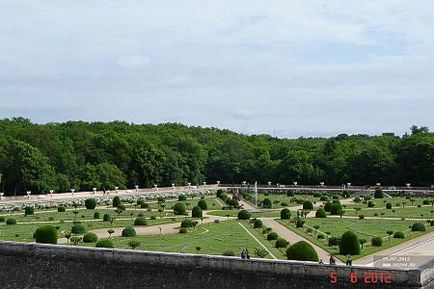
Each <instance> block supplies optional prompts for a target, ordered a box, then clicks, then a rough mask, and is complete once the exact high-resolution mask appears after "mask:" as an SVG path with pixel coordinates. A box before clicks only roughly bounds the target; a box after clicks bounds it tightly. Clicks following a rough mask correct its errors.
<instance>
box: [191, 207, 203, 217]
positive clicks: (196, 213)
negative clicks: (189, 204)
mask: <svg viewBox="0 0 434 289" xmlns="http://www.w3.org/2000/svg"><path fill="white" fill-rule="evenodd" d="M191 216H192V217H193V218H202V217H203V212H202V209H201V208H200V207H199V206H196V207H194V208H193V210H191Z"/></svg>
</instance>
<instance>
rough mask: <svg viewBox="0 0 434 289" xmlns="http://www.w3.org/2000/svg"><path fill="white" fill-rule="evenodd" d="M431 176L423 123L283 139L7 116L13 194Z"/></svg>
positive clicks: (1, 153)
mask: <svg viewBox="0 0 434 289" xmlns="http://www.w3.org/2000/svg"><path fill="white" fill-rule="evenodd" d="M433 176H434V134H433V133H430V132H429V130H428V128H426V127H420V128H419V127H415V126H413V127H412V128H411V133H410V134H409V135H404V136H403V137H397V136H394V135H390V134H385V135H382V136H367V135H352V136H348V135H345V134H342V135H339V136H336V137H332V138H298V139H278V138H275V137H271V136H269V135H253V136H247V135H243V134H238V133H235V132H231V131H229V130H220V129H216V128H201V127H187V126H184V125H181V124H160V125H150V124H145V125H136V124H128V123H126V122H110V123H101V122H94V123H87V122H80V121H74V122H66V123H50V124H44V125H40V124H34V123H32V122H31V121H30V120H28V119H23V118H13V119H4V120H0V182H1V185H2V187H3V191H4V192H5V194H6V195H14V194H24V193H25V191H27V190H31V191H32V192H33V193H46V192H48V191H49V190H51V189H53V190H55V191H56V192H59V191H67V190H69V189H71V188H75V189H76V190H91V189H92V188H93V187H97V188H98V189H113V188H114V187H115V186H119V187H120V188H126V187H130V188H131V187H134V185H136V184H137V185H139V186H140V187H152V186H153V185H154V184H158V185H160V186H167V185H170V184H171V183H176V184H180V185H181V184H186V183H187V182H191V183H193V184H197V183H201V182H203V181H207V182H208V183H214V182H216V181H217V180H220V181H221V182H222V183H240V182H241V181H243V180H246V181H248V182H253V181H258V182H260V183H266V182H267V181H271V182H273V183H276V182H280V183H286V184H288V183H292V182H293V181H298V182H299V184H318V183H319V182H320V181H324V182H326V184H343V183H347V182H351V183H352V184H355V185H367V184H375V183H376V182H381V183H382V184H395V185H403V184H405V183H406V182H411V184H412V185H431V184H432V183H434V180H433Z"/></svg>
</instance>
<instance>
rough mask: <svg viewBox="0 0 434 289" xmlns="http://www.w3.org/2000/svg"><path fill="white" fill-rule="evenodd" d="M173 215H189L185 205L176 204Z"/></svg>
mask: <svg viewBox="0 0 434 289" xmlns="http://www.w3.org/2000/svg"><path fill="white" fill-rule="evenodd" d="M173 213H174V214H175V215H185V214H186V213H187V207H186V206H185V204H183V203H176V204H175V206H173Z"/></svg>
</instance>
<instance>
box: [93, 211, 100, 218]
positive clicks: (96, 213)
mask: <svg viewBox="0 0 434 289" xmlns="http://www.w3.org/2000/svg"><path fill="white" fill-rule="evenodd" d="M93 218H94V219H100V218H101V214H100V213H99V212H95V213H93Z"/></svg>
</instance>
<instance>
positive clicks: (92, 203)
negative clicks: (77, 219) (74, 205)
mask: <svg viewBox="0 0 434 289" xmlns="http://www.w3.org/2000/svg"><path fill="white" fill-rule="evenodd" d="M84 205H85V207H86V209H88V210H94V209H95V208H96V200H95V199H93V198H91V199H86V200H85V201H84Z"/></svg>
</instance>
